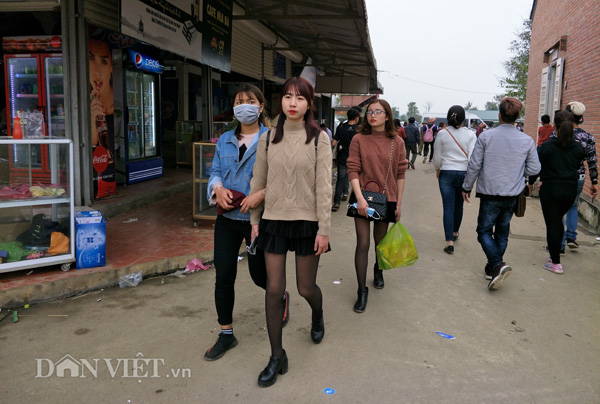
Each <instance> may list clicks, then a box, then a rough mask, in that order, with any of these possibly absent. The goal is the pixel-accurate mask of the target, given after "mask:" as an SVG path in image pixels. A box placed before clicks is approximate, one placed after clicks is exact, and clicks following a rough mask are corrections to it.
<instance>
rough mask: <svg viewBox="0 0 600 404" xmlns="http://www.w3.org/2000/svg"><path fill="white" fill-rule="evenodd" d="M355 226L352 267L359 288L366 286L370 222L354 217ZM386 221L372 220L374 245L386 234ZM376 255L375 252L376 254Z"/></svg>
mask: <svg viewBox="0 0 600 404" xmlns="http://www.w3.org/2000/svg"><path fill="white" fill-rule="evenodd" d="M354 227H355V228H356V250H355V251H354V267H355V268H356V280H357V281H358V287H359V289H364V288H365V287H366V286H367V266H368V265H369V246H370V243H371V240H370V236H371V222H369V221H368V220H367V219H363V218H361V217H355V218H354ZM387 228H388V223H387V222H373V241H374V242H375V246H377V244H379V242H380V241H381V239H382V238H383V237H384V236H385V235H386V233H387ZM376 255H377V254H376Z"/></svg>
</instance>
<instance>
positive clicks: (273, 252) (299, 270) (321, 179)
mask: <svg viewBox="0 0 600 404" xmlns="http://www.w3.org/2000/svg"><path fill="white" fill-rule="evenodd" d="M313 109H314V90H313V88H312V86H311V85H310V83H309V82H308V81H306V80H305V79H303V78H299V77H292V78H290V79H288V80H287V81H286V82H285V84H284V85H283V91H282V98H281V113H280V114H279V117H278V122H277V127H276V128H275V129H273V130H271V131H270V133H267V135H266V136H263V137H261V139H260V142H259V145H258V152H257V155H256V164H255V165H254V176H253V177H252V181H251V189H252V191H253V192H262V190H264V194H265V201H264V211H263V206H260V207H259V208H258V209H253V210H252V215H251V223H252V238H253V239H254V238H255V237H258V239H257V241H256V245H257V247H258V248H260V249H261V250H263V251H264V252H265V260H266V264H267V293H266V297H265V306H266V315H267V331H268V333H269V342H270V343H271V357H270V359H269V363H268V365H267V367H266V368H265V369H264V370H263V371H262V372H261V373H260V375H259V376H258V385H259V386H260V387H268V386H271V385H273V384H274V383H275V382H276V380H277V374H282V375H283V374H285V373H286V372H287V370H288V358H287V355H286V352H285V350H284V349H283V342H282V326H281V317H282V315H283V313H284V305H283V304H282V302H281V299H282V296H283V294H284V292H285V286H286V276H285V261H286V256H287V252H288V251H294V252H295V255H296V283H297V287H298V293H299V294H300V295H301V296H302V297H303V298H304V299H306V301H307V302H308V304H309V305H310V308H311V311H312V327H311V330H310V337H311V339H312V341H313V342H314V343H315V344H319V343H320V342H321V341H322V340H323V336H324V334H325V325H324V322H323V295H322V294H321V289H320V288H319V286H318V285H317V269H318V266H319V258H320V255H321V254H323V253H325V252H327V251H329V228H330V222H331V193H332V192H331V162H332V159H331V144H330V142H329V138H328V137H327V134H326V133H325V132H322V131H321V129H320V128H319V126H318V125H317V123H316V122H315V120H314V117H313ZM261 212H262V218H261Z"/></svg>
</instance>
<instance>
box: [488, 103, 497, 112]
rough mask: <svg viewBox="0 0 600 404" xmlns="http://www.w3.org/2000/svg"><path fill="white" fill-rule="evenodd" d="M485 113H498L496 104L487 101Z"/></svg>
mask: <svg viewBox="0 0 600 404" xmlns="http://www.w3.org/2000/svg"><path fill="white" fill-rule="evenodd" d="M485 110H486V111H498V103H497V102H494V101H488V102H486V103H485Z"/></svg>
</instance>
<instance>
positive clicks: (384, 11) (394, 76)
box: [366, 0, 533, 114]
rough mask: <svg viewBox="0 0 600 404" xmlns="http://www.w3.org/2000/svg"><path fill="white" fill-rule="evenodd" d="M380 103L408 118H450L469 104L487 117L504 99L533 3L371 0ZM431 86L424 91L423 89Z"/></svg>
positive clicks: (369, 12) (513, 0) (528, 0)
mask: <svg viewBox="0 0 600 404" xmlns="http://www.w3.org/2000/svg"><path fill="white" fill-rule="evenodd" d="M366 4H367V15H368V24H369V34H370V37H371V45H372V46H373V52H374V53H375V59H376V60H377V69H378V70H379V71H380V72H379V82H380V83H381V85H382V86H383V90H384V93H383V95H382V96H381V98H384V99H385V100H387V101H389V102H390V104H391V105H392V106H396V107H398V110H399V111H400V113H401V114H402V113H405V112H406V110H407V104H408V103H409V102H411V101H414V102H416V104H417V107H418V108H419V111H420V112H424V111H425V108H424V105H425V103H426V102H428V101H429V102H431V104H432V108H431V112H447V111H448V108H449V107H450V106H452V105H454V104H459V105H462V106H464V105H465V104H466V103H467V102H468V101H471V102H472V103H473V104H474V105H475V106H477V107H478V108H479V109H484V107H485V103H486V101H492V99H493V97H494V95H496V94H500V93H502V92H503V91H502V88H501V87H500V85H499V83H498V78H499V77H503V76H505V75H506V72H505V70H504V68H503V66H502V62H504V61H506V60H508V59H509V58H510V57H511V53H510V52H509V50H508V48H509V46H510V42H511V41H512V40H513V39H516V37H517V36H516V33H517V32H519V31H520V30H521V29H522V26H523V25H522V24H523V20H525V19H528V18H529V15H530V13H531V6H532V5H533V0H503V1H501V2H499V1H494V0H461V1H456V0H420V1H411V2H405V1H400V0H392V1H390V0H366ZM423 83H426V84H423Z"/></svg>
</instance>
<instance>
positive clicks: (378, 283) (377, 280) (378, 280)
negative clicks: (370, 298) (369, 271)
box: [373, 263, 385, 289]
mask: <svg viewBox="0 0 600 404" xmlns="http://www.w3.org/2000/svg"><path fill="white" fill-rule="evenodd" d="M373 275H374V279H373V285H374V286H375V289H383V286H384V285H385V284H384V282H383V271H382V270H381V269H379V266H378V265H377V263H375V266H374V267H373Z"/></svg>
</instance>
